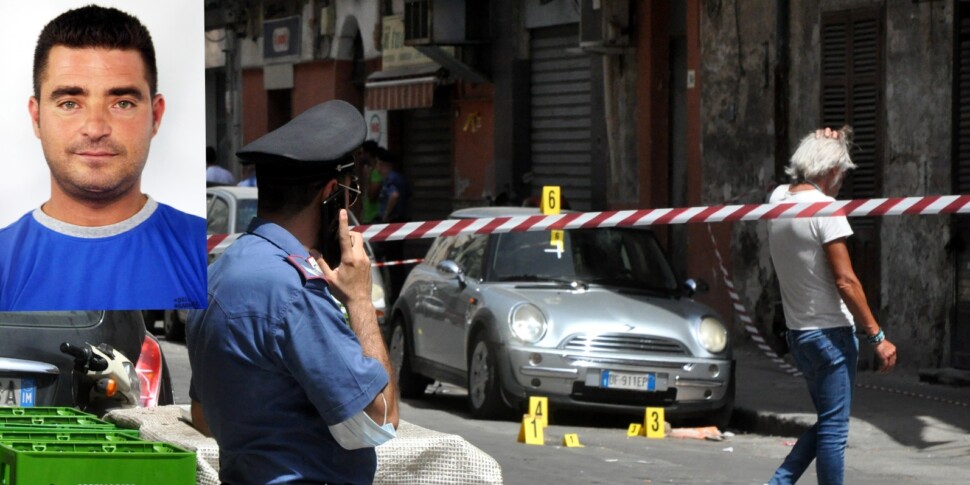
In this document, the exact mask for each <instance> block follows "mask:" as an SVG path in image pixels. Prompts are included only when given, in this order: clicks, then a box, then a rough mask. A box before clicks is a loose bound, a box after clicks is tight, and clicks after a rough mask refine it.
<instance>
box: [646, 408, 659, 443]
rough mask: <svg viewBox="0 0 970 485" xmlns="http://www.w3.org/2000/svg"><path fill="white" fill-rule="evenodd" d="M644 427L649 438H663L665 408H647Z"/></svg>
mask: <svg viewBox="0 0 970 485" xmlns="http://www.w3.org/2000/svg"><path fill="white" fill-rule="evenodd" d="M643 427H644V428H646V430H647V433H646V434H647V438H663V437H664V408H647V411H646V413H645V415H644V420H643Z"/></svg>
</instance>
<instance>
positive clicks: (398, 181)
mask: <svg viewBox="0 0 970 485" xmlns="http://www.w3.org/2000/svg"><path fill="white" fill-rule="evenodd" d="M394 193H397V194H398V199H397V202H396V203H395V204H394V207H392V208H391V213H390V214H386V212H387V202H388V200H389V199H390V198H391V194H394ZM410 198H411V186H410V185H408V181H407V180H406V179H405V178H404V176H403V175H401V174H400V173H399V172H397V171H394V170H392V171H391V172H389V173H388V174H387V178H385V179H384V184H383V185H381V194H380V197H379V199H378V200H379V201H380V204H381V217H384V218H385V219H386V220H387V222H403V221H405V220H406V219H407V214H408V199H410Z"/></svg>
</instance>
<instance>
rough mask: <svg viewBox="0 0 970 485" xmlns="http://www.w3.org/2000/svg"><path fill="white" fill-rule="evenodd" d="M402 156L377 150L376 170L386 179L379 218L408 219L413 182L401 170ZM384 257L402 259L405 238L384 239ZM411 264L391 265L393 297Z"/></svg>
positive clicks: (389, 269) (386, 219)
mask: <svg viewBox="0 0 970 485" xmlns="http://www.w3.org/2000/svg"><path fill="white" fill-rule="evenodd" d="M400 164H401V159H400V158H399V157H398V156H397V155H395V154H393V153H391V152H389V151H387V150H384V149H381V150H380V151H379V152H378V154H377V171H378V172H380V174H381V177H383V178H384V182H383V183H382V185H381V195H380V197H379V200H380V222H383V223H394V222H407V221H408V202H409V200H410V199H411V186H410V185H409V184H408V181H407V180H405V178H404V175H401V172H399V171H398V170H399V168H400ZM381 250H382V253H381V254H382V256H383V258H384V261H401V260H403V259H404V241H403V240H400V241H385V242H383V243H381ZM407 271H408V268H407V267H405V266H400V265H398V266H391V267H390V268H388V273H389V276H390V280H391V281H390V294H391V298H392V300H393V299H395V298H397V294H398V292H400V291H401V286H402V285H403V284H404V279H405V278H407Z"/></svg>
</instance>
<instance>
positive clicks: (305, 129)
mask: <svg viewBox="0 0 970 485" xmlns="http://www.w3.org/2000/svg"><path fill="white" fill-rule="evenodd" d="M366 134H367V127H366V124H365V123H364V117H363V116H361V114H360V112H359V111H357V108H355V107H354V106H353V105H351V104H350V103H347V102H346V101H341V100H332V101H327V102H325V103H322V104H318V105H316V106H314V107H312V108H310V109H308V110H306V111H304V112H303V113H301V114H300V115H299V116H297V117H296V118H293V119H292V120H290V122H288V123H286V124H285V125H283V126H281V127H279V128H277V129H276V130H273V131H271V132H269V133H267V134H266V135H263V136H262V137H260V138H259V139H257V140H255V141H253V142H252V143H249V144H248V145H246V146H244V147H242V149H240V150H239V151H238V152H236V155H237V156H238V157H239V158H240V160H242V163H244V164H250V163H255V164H257V169H258V170H260V171H261V172H262V171H266V172H268V170H263V169H266V168H270V167H272V169H273V170H272V171H273V172H276V171H277V169H279V170H285V171H287V172H290V173H291V174H292V175H296V174H297V173H296V172H300V173H303V174H304V175H309V174H310V173H313V172H316V173H323V172H324V171H326V172H330V173H333V172H332V171H333V170H335V169H336V168H337V166H338V165H339V164H341V163H345V162H346V161H347V160H348V158H349V157H350V156H351V154H352V153H353V151H354V150H355V149H356V148H357V147H359V146H360V144H361V143H362V142H363V141H364V137H365V136H366ZM260 177H262V175H260Z"/></svg>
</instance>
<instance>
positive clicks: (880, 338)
mask: <svg viewBox="0 0 970 485" xmlns="http://www.w3.org/2000/svg"><path fill="white" fill-rule="evenodd" d="M883 340H886V334H885V333H883V332H882V329H881V328H880V329H879V332H877V333H876V334H875V335H873V336H871V337H868V338H866V341H867V342H869V343H870V344H871V345H876V344H878V343H879V342H882V341H883Z"/></svg>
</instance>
